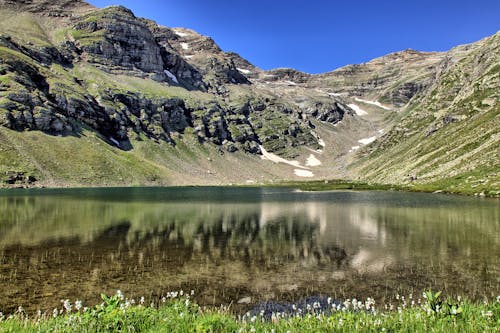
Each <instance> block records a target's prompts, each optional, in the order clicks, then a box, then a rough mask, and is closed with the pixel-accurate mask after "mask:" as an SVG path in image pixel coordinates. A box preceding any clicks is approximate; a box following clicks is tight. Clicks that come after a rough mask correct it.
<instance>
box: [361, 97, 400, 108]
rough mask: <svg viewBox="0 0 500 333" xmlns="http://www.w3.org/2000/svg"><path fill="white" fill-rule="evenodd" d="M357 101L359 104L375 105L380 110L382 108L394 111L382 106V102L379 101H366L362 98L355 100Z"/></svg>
mask: <svg viewBox="0 0 500 333" xmlns="http://www.w3.org/2000/svg"><path fill="white" fill-rule="evenodd" d="M355 100H357V101H358V102H363V103H366V104H371V105H375V106H378V107H379V108H382V109H384V110H389V111H391V110H392V109H391V108H390V107H387V106H385V105H383V104H380V102H378V101H367V100H365V99H361V98H357V97H356V98H355Z"/></svg>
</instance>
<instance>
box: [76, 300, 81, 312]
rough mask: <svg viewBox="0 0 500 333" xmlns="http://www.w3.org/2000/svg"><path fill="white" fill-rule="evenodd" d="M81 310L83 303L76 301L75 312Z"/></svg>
mask: <svg viewBox="0 0 500 333" xmlns="http://www.w3.org/2000/svg"><path fill="white" fill-rule="evenodd" d="M81 308H82V301H80V300H76V301H75V310H76V311H80V309H81Z"/></svg>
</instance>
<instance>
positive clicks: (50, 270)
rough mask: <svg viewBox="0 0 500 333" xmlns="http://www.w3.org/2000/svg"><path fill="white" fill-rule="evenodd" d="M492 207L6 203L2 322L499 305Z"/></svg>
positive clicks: (327, 201) (132, 199)
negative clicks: (244, 301) (65, 312)
mask: <svg viewBox="0 0 500 333" xmlns="http://www.w3.org/2000/svg"><path fill="white" fill-rule="evenodd" d="M499 215H500V207H499V205H498V201H496V200H482V201H479V200H477V199H471V198H460V197H446V196H432V195H419V194H402V193H383V192H358V193H356V192H332V193H295V192H293V191H290V190H286V189H223V188H222V189H221V188H217V189H211V188H192V189H132V190H128V191H124V190H109V189H108V190H103V189H99V190H71V191H45V192H15V195H12V192H9V193H8V194H3V195H2V194H0V283H2V286H3V287H2V289H1V291H0V311H2V310H3V311H4V312H8V311H12V310H13V309H15V308H16V307H17V306H18V305H20V304H22V305H23V306H24V307H25V308H27V309H31V310H36V309H38V308H42V309H47V308H49V307H52V306H57V305H59V302H60V299H62V298H71V299H77V298H78V299H83V300H86V301H87V302H89V303H92V302H97V298H96V297H97V295H99V293H100V292H108V293H113V292H114V291H115V290H117V289H121V290H122V291H124V292H125V293H126V294H127V295H135V296H142V295H144V296H147V297H148V296H149V297H158V296H161V295H163V294H165V293H166V292H167V291H170V290H173V289H178V288H184V289H187V290H190V289H195V290H196V291H197V295H198V296H197V301H198V302H200V303H202V304H220V303H230V302H231V301H237V300H238V299H240V298H247V297H251V299H252V301H253V302H257V301H260V300H263V299H268V298H273V299H292V298H297V297H301V296H304V295H307V294H312V293H318V292H321V293H327V294H330V295H334V296H337V297H362V298H365V297H367V296H371V297H376V298H377V299H378V300H382V299H383V298H384V297H386V296H389V295H391V296H392V295H393V294H395V293H396V292H400V293H406V294H407V293H410V292H420V291H422V290H424V289H426V288H433V289H443V290H445V291H447V292H449V293H460V294H462V295H463V294H466V295H467V296H469V297H471V298H481V297H484V296H489V297H491V296H495V295H497V294H498V291H499V290H498V286H499V281H498V278H497V277H498V276H500V274H499V273H500V272H499V266H500V265H499V262H498V253H499V249H500V246H499V243H500V240H499V232H498V231H499V221H500V216H499Z"/></svg>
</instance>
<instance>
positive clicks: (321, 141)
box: [318, 139, 326, 148]
mask: <svg viewBox="0 0 500 333" xmlns="http://www.w3.org/2000/svg"><path fill="white" fill-rule="evenodd" d="M318 144H319V145H320V146H321V147H323V148H324V147H326V143H325V141H323V139H319V140H318Z"/></svg>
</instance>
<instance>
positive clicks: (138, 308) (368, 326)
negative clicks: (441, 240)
mask: <svg viewBox="0 0 500 333" xmlns="http://www.w3.org/2000/svg"><path fill="white" fill-rule="evenodd" d="M440 294H441V293H440V292H437V293H433V292H425V293H424V294H423V298H422V299H420V298H418V299H416V298H413V297H412V296H411V295H410V296H408V298H406V299H405V297H403V296H397V297H396V300H397V302H398V303H397V304H386V305H384V306H381V305H377V304H375V302H374V301H373V299H371V298H367V300H366V301H358V300H355V299H352V300H346V301H345V302H343V303H338V302H334V301H330V299H329V300H328V305H327V307H326V308H323V309H321V310H319V309H318V307H317V306H316V303H314V304H313V305H312V306H310V307H309V306H308V307H307V308H305V309H296V308H294V311H292V313H288V314H283V313H273V314H271V315H269V316H267V317H266V316H263V315H262V312H261V313H260V314H259V313H257V314H250V313H247V314H245V315H243V316H235V315H234V314H231V313H230V311H229V309H228V308H219V309H214V308H212V309H206V308H202V307H200V306H198V305H197V304H195V303H193V302H192V301H191V300H190V295H187V294H184V293H183V292H182V291H181V292H172V293H168V294H167V296H166V297H164V298H163V299H162V300H161V301H160V304H159V305H155V304H151V305H147V304H145V302H144V298H141V299H140V300H137V301H136V300H133V299H127V298H125V297H124V296H123V294H122V293H121V292H120V291H118V292H117V294H116V295H114V296H106V295H104V294H103V295H102V300H103V302H102V303H101V304H99V305H96V306H94V307H91V308H85V307H83V306H82V303H81V302H80V301H76V302H75V303H74V304H72V303H71V302H70V301H69V300H64V301H61V303H62V306H61V308H60V309H54V310H53V311H52V312H48V313H43V314H42V313H38V314H36V315H34V316H32V317H30V316H28V315H27V314H26V313H25V312H24V310H23V309H22V307H19V309H18V311H17V313H16V314H13V315H10V316H5V315H3V314H1V313H0V331H1V332H498V330H499V328H500V317H499V315H500V298H499V297H497V299H496V300H492V301H490V302H488V301H484V302H483V303H472V302H470V301H467V300H460V299H458V300H450V299H448V300H441V297H440Z"/></svg>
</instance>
